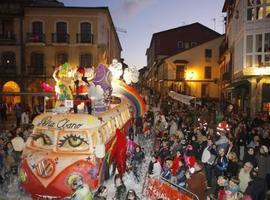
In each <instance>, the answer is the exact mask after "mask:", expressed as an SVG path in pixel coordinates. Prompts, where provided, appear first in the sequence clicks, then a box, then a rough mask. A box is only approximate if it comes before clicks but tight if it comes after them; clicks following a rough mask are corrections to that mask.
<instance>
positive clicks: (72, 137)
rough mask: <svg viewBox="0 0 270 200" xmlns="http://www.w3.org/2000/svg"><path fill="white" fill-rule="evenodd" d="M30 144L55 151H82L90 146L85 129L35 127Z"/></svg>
mask: <svg viewBox="0 0 270 200" xmlns="http://www.w3.org/2000/svg"><path fill="white" fill-rule="evenodd" d="M31 138H32V140H31V146H32V147H38V148H41V149H49V150H51V149H55V150H56V151H62V152H64V151H68V152H84V151H89V149H90V147H92V146H93V145H92V142H91V139H89V137H88V134H87V131H85V130H83V131H64V130H57V129H36V130H35V131H34V134H32V136H31Z"/></svg>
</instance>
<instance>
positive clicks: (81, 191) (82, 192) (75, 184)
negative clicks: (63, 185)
mask: <svg viewBox="0 0 270 200" xmlns="http://www.w3.org/2000/svg"><path fill="white" fill-rule="evenodd" d="M67 184H68V185H69V186H70V187H71V189H72V191H73V194H72V195H71V200H92V194H91V192H90V189H89V187H88V185H87V184H84V183H83V178H82V176H81V175H79V174H72V175H70V176H69V177H68V180H67Z"/></svg>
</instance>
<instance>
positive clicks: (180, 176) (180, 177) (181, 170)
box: [176, 160, 186, 187]
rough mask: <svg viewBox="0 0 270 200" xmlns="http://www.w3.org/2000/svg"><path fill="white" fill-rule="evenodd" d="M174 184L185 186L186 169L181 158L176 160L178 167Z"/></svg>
mask: <svg viewBox="0 0 270 200" xmlns="http://www.w3.org/2000/svg"><path fill="white" fill-rule="evenodd" d="M176 184H177V185H178V186H180V187H186V169H185V164H184V161H183V160H179V161H178V169H177V172H176Z"/></svg>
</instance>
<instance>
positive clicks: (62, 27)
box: [56, 22, 69, 43]
mask: <svg viewBox="0 0 270 200" xmlns="http://www.w3.org/2000/svg"><path fill="white" fill-rule="evenodd" d="M56 42H59V43H67V42H69V37H68V34H67V23H66V22H57V23H56Z"/></svg>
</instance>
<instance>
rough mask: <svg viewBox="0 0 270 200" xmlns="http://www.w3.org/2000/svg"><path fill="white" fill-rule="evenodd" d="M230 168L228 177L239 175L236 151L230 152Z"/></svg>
mask: <svg viewBox="0 0 270 200" xmlns="http://www.w3.org/2000/svg"><path fill="white" fill-rule="evenodd" d="M228 161H229V162H228V169H227V176H228V177H235V176H236V177H237V175H238V168H239V166H238V158H237V155H236V153H235V152H232V151H231V152H230V153H229V154H228Z"/></svg>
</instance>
